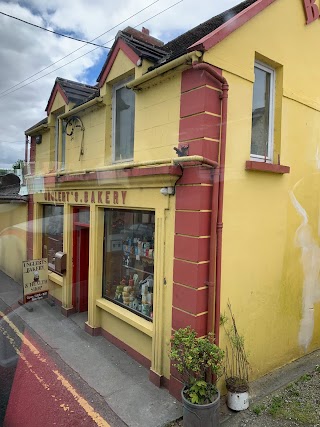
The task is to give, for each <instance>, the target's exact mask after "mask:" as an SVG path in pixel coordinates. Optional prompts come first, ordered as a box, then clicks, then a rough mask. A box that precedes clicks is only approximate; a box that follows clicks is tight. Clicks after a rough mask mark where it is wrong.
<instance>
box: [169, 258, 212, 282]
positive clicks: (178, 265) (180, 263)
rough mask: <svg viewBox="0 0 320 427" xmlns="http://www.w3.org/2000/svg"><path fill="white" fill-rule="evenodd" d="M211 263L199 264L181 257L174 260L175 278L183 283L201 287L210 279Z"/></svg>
mask: <svg viewBox="0 0 320 427" xmlns="http://www.w3.org/2000/svg"><path fill="white" fill-rule="evenodd" d="M208 273H209V264H208V263H205V264H197V263H192V262H187V261H184V260H181V259H175V260H174V268H173V280H174V281H175V282H178V283H181V284H182V285H187V286H191V287H193V288H196V289H197V288H201V287H202V286H205V285H206V284H207V281H208Z"/></svg>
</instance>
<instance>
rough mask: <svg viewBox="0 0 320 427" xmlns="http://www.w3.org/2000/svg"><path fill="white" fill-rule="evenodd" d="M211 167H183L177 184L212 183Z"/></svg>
mask: <svg viewBox="0 0 320 427" xmlns="http://www.w3.org/2000/svg"><path fill="white" fill-rule="evenodd" d="M212 173H213V171H212V168H211V167H206V166H202V167H201V166H199V165H196V166H192V167H188V166H187V167H184V168H183V175H182V177H181V178H180V179H179V185H186V184H212Z"/></svg>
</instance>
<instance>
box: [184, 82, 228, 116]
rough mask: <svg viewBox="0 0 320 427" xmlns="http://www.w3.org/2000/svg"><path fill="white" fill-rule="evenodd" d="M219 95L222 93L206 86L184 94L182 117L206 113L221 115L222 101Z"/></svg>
mask: <svg viewBox="0 0 320 427" xmlns="http://www.w3.org/2000/svg"><path fill="white" fill-rule="evenodd" d="M219 94H220V92H218V91H216V90H215V89H211V88H210V87H206V86H204V87H200V88H198V89H195V90H192V91H189V92H186V93H183V94H182V95H181V103H180V117H187V116H192V115H193V114H198V113H204V112H207V113H213V114H217V115H220V114H221V100H220V99H219Z"/></svg>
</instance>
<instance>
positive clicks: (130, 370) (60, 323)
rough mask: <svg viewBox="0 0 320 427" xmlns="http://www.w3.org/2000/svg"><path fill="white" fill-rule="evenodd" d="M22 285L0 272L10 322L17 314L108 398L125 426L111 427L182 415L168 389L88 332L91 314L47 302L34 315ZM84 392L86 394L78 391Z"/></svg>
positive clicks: (146, 426) (149, 425)
mask: <svg viewBox="0 0 320 427" xmlns="http://www.w3.org/2000/svg"><path fill="white" fill-rule="evenodd" d="M21 297H22V286H20V285H19V284H17V283H16V282H15V281H14V280H12V279H11V278H10V277H8V276H7V275H5V274H4V273H3V272H1V271H0V299H1V300H2V302H3V303H4V304H5V305H6V306H7V307H14V310H13V311H12V312H11V313H8V314H7V318H8V319H9V320H10V318H12V322H13V321H14V320H13V316H14V317H16V316H18V318H19V319H21V320H22V321H23V322H24V323H25V324H26V325H28V327H29V328H30V329H31V330H32V331H33V332H34V333H35V334H36V335H37V336H38V337H39V339H40V340H42V341H43V342H44V343H45V344H44V345H46V346H47V347H48V348H49V349H50V354H52V353H56V355H57V357H58V358H61V360H62V361H63V362H64V363H65V364H66V365H68V367H69V368H70V370H72V371H74V373H76V374H77V375H79V377H80V379H81V380H82V381H83V382H85V383H87V384H88V386H89V387H91V388H92V389H93V390H94V391H95V392H97V393H98V395H99V396H100V397H101V398H102V399H103V400H104V402H105V404H106V406H108V407H109V408H110V409H111V411H113V413H114V414H115V419H120V420H121V421H122V422H121V423H119V422H116V421H114V423H112V419H111V420H110V418H109V423H110V425H111V426H112V427H113V426H118V425H120V424H121V425H128V426H132V427H142V426H143V427H162V426H165V425H166V424H167V423H169V422H170V421H173V420H176V419H178V418H180V417H181V416H182V407H181V404H180V402H178V401H176V400H175V399H174V398H173V397H172V396H171V395H170V394H169V393H168V391H167V390H166V389H162V388H158V387H156V386H154V385H153V384H152V383H151V382H150V381H149V371H148V370H147V369H146V368H144V367H143V366H141V365H139V364H138V363H137V362H135V361H134V360H133V359H132V358H131V357H129V356H128V355H127V354H126V353H125V352H123V351H121V350H119V349H118V348H117V347H115V346H114V345H113V344H111V343H110V342H108V341H107V340H106V339H105V338H104V337H102V336H97V337H92V336H90V335H89V334H87V333H86V332H85V331H84V322H85V321H86V320H87V318H86V313H79V314H75V315H73V316H71V317H69V318H66V317H65V316H63V315H62V314H61V312H60V307H58V306H56V305H54V306H51V305H49V304H48V303H47V301H46V300H41V301H37V302H32V303H28V307H32V308H33V311H32V312H29V311H28V310H26V308H25V307H24V306H19V305H18V304H17V302H18V300H19V299H21ZM77 392H78V393H79V394H81V390H80V391H79V390H77Z"/></svg>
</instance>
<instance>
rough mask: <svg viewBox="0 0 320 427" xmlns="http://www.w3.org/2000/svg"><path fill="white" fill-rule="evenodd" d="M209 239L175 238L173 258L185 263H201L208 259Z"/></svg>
mask: <svg viewBox="0 0 320 427" xmlns="http://www.w3.org/2000/svg"><path fill="white" fill-rule="evenodd" d="M209 243H210V239H209V238H203V239H197V238H193V237H186V236H175V239H174V256H175V258H179V259H184V260H186V261H194V262H201V261H207V260H208V259H209Z"/></svg>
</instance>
